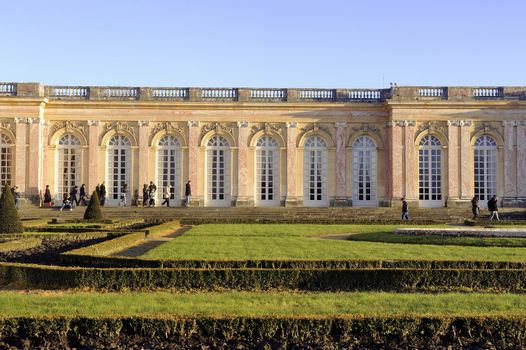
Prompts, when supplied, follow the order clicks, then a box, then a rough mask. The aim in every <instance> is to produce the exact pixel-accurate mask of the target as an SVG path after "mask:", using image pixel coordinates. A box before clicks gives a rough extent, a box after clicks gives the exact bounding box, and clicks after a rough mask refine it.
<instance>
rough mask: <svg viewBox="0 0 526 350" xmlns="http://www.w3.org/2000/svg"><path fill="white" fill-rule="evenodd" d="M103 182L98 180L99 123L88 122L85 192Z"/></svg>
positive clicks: (96, 121)
mask: <svg viewBox="0 0 526 350" xmlns="http://www.w3.org/2000/svg"><path fill="white" fill-rule="evenodd" d="M102 181H103V180H102V179H100V178H99V121H98V120H88V181H87V182H86V183H87V186H88V189H87V192H88V193H89V195H90V196H91V193H92V192H93V191H94V190H95V186H97V184H98V183H101V182H102Z"/></svg>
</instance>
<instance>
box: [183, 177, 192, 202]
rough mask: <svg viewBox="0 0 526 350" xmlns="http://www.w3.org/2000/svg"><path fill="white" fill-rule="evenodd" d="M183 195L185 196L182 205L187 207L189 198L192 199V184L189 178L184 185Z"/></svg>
mask: <svg viewBox="0 0 526 350" xmlns="http://www.w3.org/2000/svg"><path fill="white" fill-rule="evenodd" d="M184 195H185V197H186V198H185V200H184V206H185V207H187V208H188V206H189V205H190V200H191V199H192V185H191V181H190V180H188V182H187V183H186V186H185V187H184Z"/></svg>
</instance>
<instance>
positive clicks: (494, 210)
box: [488, 195, 500, 221]
mask: <svg viewBox="0 0 526 350" xmlns="http://www.w3.org/2000/svg"><path fill="white" fill-rule="evenodd" d="M497 202H498V201H497V196H495V195H493V197H491V199H490V200H489V201H488V210H489V211H490V213H491V216H490V218H489V220H490V221H491V220H493V218H495V217H496V218H497V221H500V219H499V208H498V205H497Z"/></svg>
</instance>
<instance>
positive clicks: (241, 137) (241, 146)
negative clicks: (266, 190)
mask: <svg viewBox="0 0 526 350" xmlns="http://www.w3.org/2000/svg"><path fill="white" fill-rule="evenodd" d="M248 132H249V129H248V122H247V121H240V122H237V137H238V142H237V144H238V148H237V201H236V206H238V207H245V206H249V205H250V203H249V190H248V144H247V143H248Z"/></svg>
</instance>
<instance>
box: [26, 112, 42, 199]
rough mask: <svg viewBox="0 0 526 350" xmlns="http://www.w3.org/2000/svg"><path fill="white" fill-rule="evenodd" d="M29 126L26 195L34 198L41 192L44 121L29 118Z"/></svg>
mask: <svg viewBox="0 0 526 350" xmlns="http://www.w3.org/2000/svg"><path fill="white" fill-rule="evenodd" d="M27 119H28V121H27V122H28V124H29V152H28V164H27V165H28V167H29V169H30V171H29V172H28V173H27V188H26V194H27V195H29V196H31V197H34V196H38V194H39V191H40V184H41V176H42V146H43V142H42V124H43V119H40V118H34V119H33V118H27Z"/></svg>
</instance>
